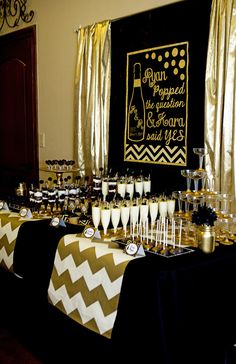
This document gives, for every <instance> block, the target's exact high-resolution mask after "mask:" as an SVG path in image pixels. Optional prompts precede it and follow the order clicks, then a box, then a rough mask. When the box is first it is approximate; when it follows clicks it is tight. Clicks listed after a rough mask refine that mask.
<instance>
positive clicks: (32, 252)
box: [13, 219, 84, 297]
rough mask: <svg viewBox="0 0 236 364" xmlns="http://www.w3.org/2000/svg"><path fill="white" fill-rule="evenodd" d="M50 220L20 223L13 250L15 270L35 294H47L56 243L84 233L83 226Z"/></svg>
mask: <svg viewBox="0 0 236 364" xmlns="http://www.w3.org/2000/svg"><path fill="white" fill-rule="evenodd" d="M50 223H51V220H50V219H46V220H39V221H27V222H25V223H24V224H22V225H21V226H20V229H19V232H18V235H17V239H16V245H15V250H14V259H13V270H14V273H16V274H17V275H19V276H20V277H22V278H23V279H24V282H25V284H27V285H28V286H30V289H31V292H32V293H33V292H35V294H36V296H38V297H40V295H41V294H42V295H44V297H45V296H47V289H48V285H49V280H50V277H51V273H52V269H53V262H54V257H55V253H56V249H57V245H58V243H59V241H60V239H61V237H62V236H64V235H66V234H77V233H81V232H82V231H83V229H84V227H83V226H80V225H72V224H66V226H61V225H59V226H57V227H54V226H51V224H50Z"/></svg>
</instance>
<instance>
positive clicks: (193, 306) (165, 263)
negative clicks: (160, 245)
mask: <svg viewBox="0 0 236 364" xmlns="http://www.w3.org/2000/svg"><path fill="white" fill-rule="evenodd" d="M235 285H236V246H225V247H217V249H216V251H215V252H214V253H213V254H210V255H206V254H204V253H202V252H201V251H199V250H197V251H194V252H193V253H190V254H186V255H183V256H177V257H172V258H165V257H159V256H153V255H149V256H147V257H146V258H144V259H136V260H134V261H132V262H130V263H129V265H128V266H127V269H126V273H125V276H124V280H123V286H122V291H121V297H120V304H119V309H118V314H117V319H116V323H115V327H114V329H113V337H112V339H113V342H114V345H115V347H116V348H121V347H122V346H121V343H123V344H124V345H126V346H127V347H129V348H130V351H131V352H132V354H133V357H136V359H137V360H139V359H140V358H141V357H142V356H144V357H145V358H146V360H147V362H153V361H154V362H156V363H159V364H162V363H164V364H167V363H168V364H179V363H180V364H223V363H225V361H224V358H225V352H226V351H227V349H228V347H230V346H231V345H232V344H233V342H234V340H235V335H236V322H235V321H236V320H235V316H236V299H235V297H234V296H235V292H234V291H235ZM235 342H236V340H235ZM131 348H132V349H131Z"/></svg>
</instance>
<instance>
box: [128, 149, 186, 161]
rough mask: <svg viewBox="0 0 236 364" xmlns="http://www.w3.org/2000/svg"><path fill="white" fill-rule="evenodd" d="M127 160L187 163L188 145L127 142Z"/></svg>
mask: <svg viewBox="0 0 236 364" xmlns="http://www.w3.org/2000/svg"><path fill="white" fill-rule="evenodd" d="M124 160H125V161H129V162H146V163H157V164H166V165H177V166H185V165H186V160H187V157H186V147H184V146H183V147H177V146H175V147H173V148H170V147H169V146H165V147H163V146H160V145H158V146H156V147H154V146H153V145H149V146H146V145H137V144H132V145H131V144H126V146H125V156H124Z"/></svg>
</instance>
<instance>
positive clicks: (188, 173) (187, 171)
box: [180, 169, 195, 192]
mask: <svg viewBox="0 0 236 364" xmlns="http://www.w3.org/2000/svg"><path fill="white" fill-rule="evenodd" d="M194 171H195V170H194V169H181V171H180V173H181V175H182V176H183V177H185V178H186V182H187V190H186V192H191V178H190V176H191V173H192V172H194Z"/></svg>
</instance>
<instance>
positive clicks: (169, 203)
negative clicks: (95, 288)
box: [167, 198, 175, 219]
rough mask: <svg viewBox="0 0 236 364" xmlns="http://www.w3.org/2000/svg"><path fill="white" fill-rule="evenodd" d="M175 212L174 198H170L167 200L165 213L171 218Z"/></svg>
mask: <svg viewBox="0 0 236 364" xmlns="http://www.w3.org/2000/svg"><path fill="white" fill-rule="evenodd" d="M174 212H175V199H173V198H170V199H168V200H167V215H168V216H169V218H170V219H171V218H172V217H173V216H174Z"/></svg>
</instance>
